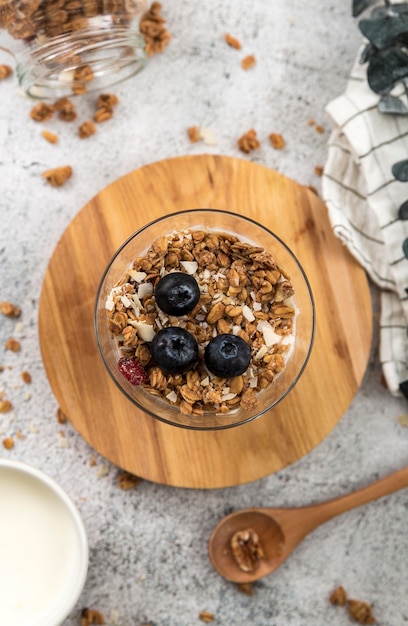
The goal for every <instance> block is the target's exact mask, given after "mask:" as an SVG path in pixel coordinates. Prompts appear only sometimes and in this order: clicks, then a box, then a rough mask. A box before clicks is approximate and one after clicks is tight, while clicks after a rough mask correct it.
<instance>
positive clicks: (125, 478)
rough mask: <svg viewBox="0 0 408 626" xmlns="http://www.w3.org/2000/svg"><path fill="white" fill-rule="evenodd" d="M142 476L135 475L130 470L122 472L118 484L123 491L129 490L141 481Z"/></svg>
mask: <svg viewBox="0 0 408 626" xmlns="http://www.w3.org/2000/svg"><path fill="white" fill-rule="evenodd" d="M140 481H141V478H139V476H135V475H134V474H129V472H122V473H121V474H119V476H118V485H119V488H120V489H123V491H128V490H129V489H133V487H135V486H136V485H137V484H138V483H140Z"/></svg>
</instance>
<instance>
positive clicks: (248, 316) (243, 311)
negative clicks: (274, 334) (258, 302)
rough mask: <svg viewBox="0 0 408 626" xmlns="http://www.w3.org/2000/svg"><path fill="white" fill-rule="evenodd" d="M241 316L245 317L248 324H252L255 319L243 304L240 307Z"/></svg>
mask: <svg viewBox="0 0 408 626" xmlns="http://www.w3.org/2000/svg"><path fill="white" fill-rule="evenodd" d="M242 315H243V316H244V317H245V319H246V320H248V322H253V321H254V319H255V315H254V314H253V313H252V311H251V309H250V308H249V306H248V305H247V304H244V306H243V307H242Z"/></svg>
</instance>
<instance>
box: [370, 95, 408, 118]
mask: <svg viewBox="0 0 408 626" xmlns="http://www.w3.org/2000/svg"><path fill="white" fill-rule="evenodd" d="M377 108H378V110H379V111H380V113H387V114H388V115H408V108H407V107H406V106H405V104H404V103H403V102H402V100H400V99H399V98H397V97H396V96H390V95H386V96H382V97H381V98H380V100H379V101H378V105H377Z"/></svg>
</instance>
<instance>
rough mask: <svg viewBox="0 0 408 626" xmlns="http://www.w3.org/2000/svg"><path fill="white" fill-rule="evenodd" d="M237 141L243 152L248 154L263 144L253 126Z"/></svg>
mask: <svg viewBox="0 0 408 626" xmlns="http://www.w3.org/2000/svg"><path fill="white" fill-rule="evenodd" d="M237 143H238V148H239V149H240V150H241V152H245V153H246V154H249V152H252V150H256V148H259V147H260V145H261V143H260V141H259V140H258V139H257V136H256V130H255V129H253V128H251V129H250V130H248V131H247V132H246V133H244V134H243V135H242V137H240V138H239V139H238V142H237Z"/></svg>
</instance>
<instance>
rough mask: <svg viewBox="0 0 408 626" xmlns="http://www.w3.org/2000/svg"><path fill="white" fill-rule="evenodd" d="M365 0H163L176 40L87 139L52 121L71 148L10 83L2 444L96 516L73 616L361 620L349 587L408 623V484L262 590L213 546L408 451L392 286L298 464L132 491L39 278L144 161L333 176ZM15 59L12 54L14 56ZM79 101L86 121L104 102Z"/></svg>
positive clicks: (177, 621)
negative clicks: (326, 170) (239, 575)
mask: <svg viewBox="0 0 408 626" xmlns="http://www.w3.org/2000/svg"><path fill="white" fill-rule="evenodd" d="M350 4H351V3H350V2H349V0H337V1H334V0H328V1H326V2H321V1H320V0H309V2H301V1H300V0H287V1H286V2H277V1H276V0H252V1H251V2H245V1H244V0H207V1H206V2H198V1H196V2H194V1H193V2H189V3H187V2H182V1H181V0H172V1H170V0H163V14H164V15H165V17H166V18H167V22H168V27H169V30H170V31H171V33H172V35H173V38H172V41H171V43H170V45H169V47H168V48H167V50H166V51H165V52H164V53H163V54H162V55H156V56H154V57H152V58H151V60H150V61H149V63H148V65H147V67H146V69H145V70H144V71H143V72H142V73H140V74H139V75H138V76H136V77H134V78H132V79H130V80H129V81H127V82H125V83H122V84H120V85H118V86H117V87H115V89H114V91H115V93H117V94H118V96H119V98H120V105H119V107H118V109H117V111H116V113H115V116H114V118H113V119H112V120H110V121H109V122H108V123H106V125H104V126H103V127H102V126H101V127H100V128H98V133H97V134H96V135H95V136H94V137H93V138H92V140H88V141H80V140H79V139H78V138H77V136H76V134H75V132H74V130H73V127H72V126H70V125H69V124H64V123H63V122H58V121H54V122H53V123H52V124H49V125H48V126H47V127H48V128H50V130H55V131H56V132H58V133H59V135H60V142H59V144H58V145H57V146H52V145H50V144H48V143H46V142H45V141H44V140H43V139H42V137H41V136H40V132H41V130H42V127H41V128H40V127H39V125H38V124H36V123H34V122H33V121H31V120H29V117H28V115H29V110H30V108H31V103H30V102H28V101H27V100H26V99H24V98H22V97H20V95H19V93H18V86H17V83H16V79H15V78H14V77H12V78H10V79H8V80H7V81H3V82H2V83H0V300H11V301H13V302H16V303H18V304H20V306H21V307H22V310H23V315H22V318H21V320H19V321H18V323H17V326H16V322H15V321H12V320H9V319H6V318H2V319H1V320H0V363H1V364H2V365H5V366H6V369H5V370H4V371H3V372H2V373H1V374H0V389H1V390H3V391H4V393H5V396H6V397H7V398H9V399H10V400H11V401H12V402H13V404H14V410H13V411H12V413H8V414H3V415H0V431H1V440H3V439H4V438H5V437H8V436H13V437H14V438H15V442H16V445H15V447H14V449H12V450H10V451H7V450H5V449H4V448H3V446H0V455H1V456H2V457H4V458H11V459H18V460H21V461H25V462H28V463H32V464H33V465H35V466H37V467H39V468H40V469H42V470H43V471H45V472H46V473H48V474H49V475H50V476H51V477H53V478H54V479H56V480H57V482H58V483H60V484H61V486H62V487H63V488H64V489H65V490H66V491H67V492H68V493H69V495H70V496H71V497H72V498H73V500H74V501H75V502H76V503H77V505H78V507H79V509H80V511H81V513H82V516H83V519H84V522H85V525H86V528H87V533H88V537H89V543H90V567H89V573H88V577H87V582H86V585H85V588H84V590H83V593H82V595H81V597H80V599H79V601H78V604H77V606H76V607H75V609H74V610H73V611H72V614H71V615H70V616H69V617H68V618H67V619H66V621H65V622H64V626H79V624H80V621H81V620H80V612H81V609H82V608H83V607H85V606H88V607H94V608H97V609H98V610H100V611H101V612H102V613H103V614H104V615H105V618H106V621H107V622H109V621H110V623H115V624H120V625H121V626H139V625H140V624H145V623H149V624H152V625H154V626H194V624H200V623H202V622H201V621H200V619H199V613H200V612H201V611H204V610H205V611H209V612H211V613H213V614H214V616H215V621H214V623H215V624H218V625H220V626H231V625H237V626H247V625H249V624H250V625H254V626H327V624H331V625H332V626H346V625H348V624H350V623H351V622H350V618H349V617H348V615H347V612H346V611H345V609H343V608H339V607H333V606H331V605H330V603H329V602H328V596H329V594H330V592H331V591H332V590H333V589H334V588H335V587H336V586H337V585H339V584H342V585H343V586H344V587H345V589H346V591H347V592H348V593H349V595H350V596H351V597H354V598H358V599H360V600H364V601H367V602H370V603H372V605H373V611H374V614H375V616H376V618H377V620H378V623H379V624H381V625H383V626H403V624H405V623H408V595H407V593H406V590H407V587H408V565H407V563H408V533H407V531H406V529H407V519H408V491H401V492H399V493H397V494H394V495H392V496H389V497H387V498H385V499H382V500H381V501H377V502H375V503H372V504H370V505H367V506H365V507H364V508H362V509H358V510H355V511H352V512H350V513H347V514H345V515H343V516H341V517H339V518H336V519H334V520H332V521H331V522H329V523H327V524H326V525H324V526H321V527H320V528H319V529H317V530H316V531H315V532H314V533H313V534H312V535H310V536H309V537H308V538H307V539H306V540H305V541H304V542H303V544H302V545H301V546H300V547H299V548H298V549H297V550H296V552H295V553H294V554H293V555H292V556H291V558H290V559H289V560H288V561H287V562H286V563H285V564H284V565H283V566H282V567H281V569H280V570H278V571H277V572H276V573H274V574H272V575H271V576H269V577H268V578H265V579H263V580H262V581H261V582H259V583H257V584H256V585H255V586H254V590H253V591H254V593H253V595H252V596H249V595H246V594H244V593H242V592H239V591H238V590H237V588H236V587H235V586H234V585H233V584H231V583H228V582H226V581H225V580H223V579H221V578H220V577H219V576H218V574H217V573H216V572H215V571H214V570H213V568H212V566H211V564H210V562H209V559H208V557H207V540H208V538H209V535H210V533H211V530H212V528H213V526H214V525H215V524H216V522H217V521H218V520H219V519H220V518H221V517H222V516H223V515H224V514H225V513H227V512H230V511H232V510H234V509H238V508H241V507H246V506H260V505H267V504H269V505H272V506H296V505H306V504H309V503H313V502H320V501H322V500H325V499H328V498H331V497H335V496H338V495H341V494H343V493H346V492H349V491H351V490H354V489H356V488H358V487H361V486H363V485H366V484H368V483H369V482H371V481H373V480H375V479H377V478H378V477H380V476H384V475H386V474H387V473H390V472H392V471H394V470H396V469H399V468H401V467H403V466H404V464H405V463H406V462H407V459H408V428H406V427H405V428H404V427H403V426H401V425H400V423H399V421H398V416H399V415H401V414H404V413H408V409H407V404H406V401H405V400H403V399H397V398H393V397H392V396H391V395H390V393H389V392H388V391H387V390H386V389H385V388H384V387H383V386H382V385H381V382H380V381H381V372H380V367H379V363H378V310H379V304H378V293H377V290H376V288H374V287H372V293H373V316H374V337H373V345H372V350H371V355H370V359H369V363H368V368H367V372H366V375H365V378H364V381H363V383H362V385H361V388H360V390H359V391H358V393H357V395H356V397H355V398H354V400H353V402H352V404H351V406H350V407H349V409H348V410H347V412H346V413H345V415H344V416H343V418H342V419H341V421H340V423H339V424H338V426H337V427H336V428H335V429H334V431H333V432H332V433H331V434H330V435H329V436H328V437H327V438H326V439H325V440H324V441H323V442H322V443H321V444H320V445H319V446H318V447H317V448H315V449H314V450H313V451H312V452H311V453H310V454H308V455H307V456H306V457H304V458H302V459H301V460H299V461H298V462H297V463H295V464H294V465H292V466H290V467H287V468H285V469H284V470H282V471H280V472H278V473H276V474H274V475H271V476H268V477H266V478H264V479H262V480H259V481H255V482H253V483H251V484H246V485H240V486H237V487H231V488H226V489H220V490H187V489H177V488H172V487H167V486H164V485H160V484H154V483H151V482H148V481H142V482H141V483H140V484H139V485H138V486H137V487H136V488H135V489H134V490H132V491H127V492H126V491H121V490H120V489H118V487H117V476H118V474H119V468H117V467H115V466H113V465H111V464H110V463H109V462H108V461H106V460H105V459H103V458H102V457H100V456H99V455H98V454H97V453H95V452H94V451H93V450H92V449H91V448H90V447H89V446H88V445H87V444H86V442H85V441H84V440H83V439H82V438H81V436H80V435H79V434H78V433H77V432H76V431H75V430H74V429H73V428H72V427H71V426H70V425H69V424H66V425H60V424H58V423H57V420H56V417H55V415H56V410H57V408H58V406H57V402H56V399H55V397H54V395H53V392H52V390H51V388H50V386H49V383H48V381H47V378H46V375H45V371H44V368H43V364H42V361H41V355H40V349H39V342H38V336H37V315H38V304H39V295H40V289H41V284H42V280H43V277H44V273H45V271H46V268H47V264H48V262H49V259H50V257H51V255H52V253H53V250H54V248H55V246H56V244H57V242H58V239H59V238H60V236H61V235H62V233H63V232H64V229H65V228H66V227H67V225H68V224H69V223H70V221H71V220H72V219H73V218H74V216H75V215H76V214H77V213H78V212H79V211H80V209H81V207H82V206H83V205H84V204H85V203H86V202H87V201H88V200H89V199H90V198H91V197H93V196H94V195H95V194H96V193H98V191H100V190H101V189H102V188H103V187H105V186H106V185H107V184H108V183H110V182H112V181H114V180H115V179H116V178H118V177H119V176H121V175H123V174H126V173H128V172H130V171H131V170H133V169H134V168H138V167H140V166H143V165H145V164H147V163H151V162H153V161H156V160H158V159H162V158H168V157H172V156H177V155H184V154H195V153H202V152H208V153H212V154H224V155H230V156H237V157H242V158H247V159H250V160H253V161H255V162H259V163H262V164H264V165H267V166H269V167H271V168H274V169H276V170H278V171H279V172H282V173H283V174H284V175H286V176H288V177H290V178H293V179H294V180H296V181H298V182H300V183H302V184H305V185H313V186H315V187H316V188H317V189H319V188H320V179H319V178H318V176H317V175H316V174H315V172H314V167H315V166H316V165H323V164H324V162H325V156H326V146H327V139H328V136H329V132H330V124H329V121H328V119H327V117H326V115H325V105H326V104H327V103H328V102H329V101H330V100H331V99H332V98H334V97H336V96H338V95H339V94H340V93H341V92H342V90H343V89H344V87H345V84H346V80H347V75H348V72H349V70H350V68H351V65H352V63H353V61H354V58H355V55H356V53H357V50H358V48H359V45H360V34H359V32H358V28H357V22H356V20H355V19H353V18H352V16H351V7H350ZM227 31H228V32H231V33H232V34H233V35H235V36H236V37H238V38H239V39H240V40H241V41H242V43H243V49H242V50H241V51H240V52H238V51H235V50H233V49H231V48H229V47H228V46H226V45H225V43H224V41H223V35H224V33H225V32H227ZM0 43H1V40H0ZM246 54H255V56H256V58H257V64H256V66H255V67H254V68H253V69H252V70H251V71H248V72H244V71H243V70H242V69H241V68H240V66H239V59H240V58H242V57H243V56H245V55H246ZM0 55H1V56H0V62H10V61H9V57H8V56H7V55H6V54H5V53H2V52H1V51H0ZM92 102H93V101H92ZM78 108H79V110H80V113H81V115H82V117H84V116H87V115H88V114H89V111H90V110H91V108H92V107H91V99H90V97H89V98H87V97H84V98H83V99H82V100H81V102H80V103H79V104H78ZM310 118H313V119H314V120H316V122H317V123H318V124H321V125H322V126H323V127H324V129H325V130H324V133H323V134H319V133H317V132H316V131H315V129H314V127H312V126H310V125H308V123H307V122H308V120H309V119H310ZM191 125H200V126H205V127H207V128H210V129H211V130H212V132H213V134H214V136H215V138H216V140H217V144H216V145H212V146H210V145H205V144H202V143H201V144H191V143H189V141H188V140H187V137H186V128H187V127H188V126H191ZM252 127H253V128H256V130H257V132H258V136H259V137H260V138H261V139H262V140H264V141H263V144H262V147H261V148H260V149H259V150H258V151H256V152H254V153H252V154H251V155H249V156H244V155H243V154H242V153H240V152H239V151H238V149H237V146H236V140H237V138H238V137H239V136H240V135H241V134H242V132H243V131H245V130H248V129H249V128H252ZM270 132H278V133H282V134H283V135H284V137H285V139H286V142H287V145H286V148H285V149H284V150H283V151H275V150H273V149H272V148H271V147H270V146H269V145H268V144H267V141H265V139H266V137H267V135H268V134H269V133H270ZM67 163H70V164H71V165H72V166H73V168H74V175H73V177H72V179H71V180H70V181H69V182H68V183H67V184H66V185H65V186H64V187H63V188H62V189H54V188H51V187H49V186H47V185H46V184H45V183H44V181H43V180H42V179H41V176H40V174H41V172H42V171H44V170H45V169H48V168H49V167H54V166H56V165H64V164H67ZM90 237H91V235H90ZM350 324H352V316H350ZM11 335H14V336H15V337H16V338H19V339H20V340H21V344H22V351H21V352H20V353H16V354H15V353H12V352H9V351H7V352H6V351H4V350H3V345H4V343H5V341H6V339H7V338H8V337H10V336H11ZM53 341H58V337H55V338H53ZM9 366H11V367H12V369H10V368H9ZM23 369H26V370H28V371H29V372H30V373H31V375H32V384H31V385H30V386H25V385H23V384H22V383H21V380H20V372H21V370H23ZM333 376H336V372H335V371H333ZM28 394H29V395H28ZM312 414H313V407H311V415H312ZM19 431H21V433H22V435H23V437H22V439H18V438H17V433H18V432H19ZM61 431H62V432H63V435H64V436H63V437H62V435H61ZM93 458H94V459H95V463H94V464H91V463H90V460H91V459H93ZM186 472H188V467H186ZM0 510H1V504H0ZM1 626H7V625H1Z"/></svg>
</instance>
